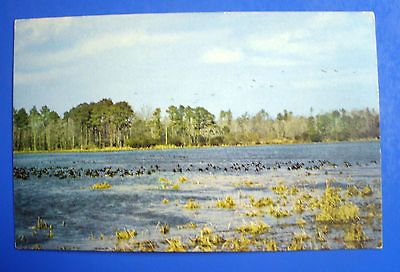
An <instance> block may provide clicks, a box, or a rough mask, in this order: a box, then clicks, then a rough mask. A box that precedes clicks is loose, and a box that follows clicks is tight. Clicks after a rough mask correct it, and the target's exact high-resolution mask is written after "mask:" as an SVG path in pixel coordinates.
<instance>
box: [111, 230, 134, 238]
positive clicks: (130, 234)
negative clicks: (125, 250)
mask: <svg viewBox="0 0 400 272" xmlns="http://www.w3.org/2000/svg"><path fill="white" fill-rule="evenodd" d="M136 235H137V232H136V230H134V229H131V230H129V229H124V230H117V231H116V232H115V237H117V239H118V240H129V239H131V238H134V237H136Z"/></svg>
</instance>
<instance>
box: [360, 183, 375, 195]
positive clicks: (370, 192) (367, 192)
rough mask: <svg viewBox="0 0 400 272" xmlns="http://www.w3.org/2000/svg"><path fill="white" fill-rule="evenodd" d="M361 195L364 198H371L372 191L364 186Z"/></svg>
mask: <svg viewBox="0 0 400 272" xmlns="http://www.w3.org/2000/svg"><path fill="white" fill-rule="evenodd" d="M361 195H362V196H363V197H365V196H371V195H372V189H371V187H370V186H369V185H367V186H365V187H364V188H363V189H362V191H361Z"/></svg>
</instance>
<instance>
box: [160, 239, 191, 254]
mask: <svg viewBox="0 0 400 272" xmlns="http://www.w3.org/2000/svg"><path fill="white" fill-rule="evenodd" d="M165 241H166V242H167V244H168V246H167V252H185V251H187V246H186V245H184V244H183V243H182V241H181V238H179V237H174V238H171V239H166V240H165Z"/></svg>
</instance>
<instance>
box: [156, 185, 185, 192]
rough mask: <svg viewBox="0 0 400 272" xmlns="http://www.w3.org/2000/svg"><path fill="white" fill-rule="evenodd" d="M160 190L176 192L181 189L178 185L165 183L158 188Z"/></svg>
mask: <svg viewBox="0 0 400 272" xmlns="http://www.w3.org/2000/svg"><path fill="white" fill-rule="evenodd" d="M160 188H161V189H162V190H173V191H177V190H179V189H180V188H181V187H180V186H179V183H175V184H173V183H166V184H163V185H161V187H160Z"/></svg>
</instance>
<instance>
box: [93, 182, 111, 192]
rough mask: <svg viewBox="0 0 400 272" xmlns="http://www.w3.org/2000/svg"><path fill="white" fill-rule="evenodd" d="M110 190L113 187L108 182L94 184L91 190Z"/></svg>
mask: <svg viewBox="0 0 400 272" xmlns="http://www.w3.org/2000/svg"><path fill="white" fill-rule="evenodd" d="M110 188H111V185H110V183H108V182H107V181H104V182H97V183H95V184H93V185H92V186H90V189H92V190H107V189H110Z"/></svg>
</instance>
